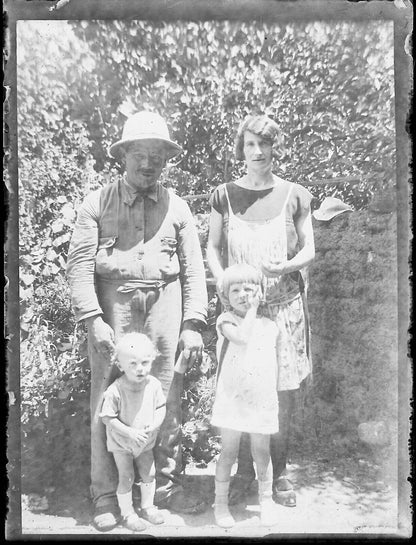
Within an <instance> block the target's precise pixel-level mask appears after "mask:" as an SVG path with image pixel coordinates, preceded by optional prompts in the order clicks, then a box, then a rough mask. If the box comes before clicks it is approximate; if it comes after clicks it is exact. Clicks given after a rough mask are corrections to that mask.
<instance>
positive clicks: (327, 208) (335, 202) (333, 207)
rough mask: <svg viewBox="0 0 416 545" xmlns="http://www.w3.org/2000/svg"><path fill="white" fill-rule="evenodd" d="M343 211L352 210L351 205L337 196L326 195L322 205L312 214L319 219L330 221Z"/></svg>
mask: <svg viewBox="0 0 416 545" xmlns="http://www.w3.org/2000/svg"><path fill="white" fill-rule="evenodd" d="M343 212H352V208H351V206H349V205H348V204H345V202H342V201H341V199H337V198H336V197H325V199H324V200H323V201H322V203H321V206H320V207H319V208H318V210H315V212H313V213H312V215H313V217H314V218H315V219H317V220H319V221H328V220H331V219H332V218H334V217H335V216H338V215H339V214H342V213H343Z"/></svg>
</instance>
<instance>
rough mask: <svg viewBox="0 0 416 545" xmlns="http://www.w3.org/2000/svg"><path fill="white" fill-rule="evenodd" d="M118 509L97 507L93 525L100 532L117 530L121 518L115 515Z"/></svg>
mask: <svg viewBox="0 0 416 545" xmlns="http://www.w3.org/2000/svg"><path fill="white" fill-rule="evenodd" d="M115 510H116V508H115V507H112V506H104V507H97V508H96V509H95V513H94V518H93V524H94V526H95V527H96V528H97V530H99V531H100V532H109V531H110V530H112V529H113V528H115V527H116V526H117V525H118V523H119V522H120V520H121V517H120V516H119V515H117V514H116V513H115Z"/></svg>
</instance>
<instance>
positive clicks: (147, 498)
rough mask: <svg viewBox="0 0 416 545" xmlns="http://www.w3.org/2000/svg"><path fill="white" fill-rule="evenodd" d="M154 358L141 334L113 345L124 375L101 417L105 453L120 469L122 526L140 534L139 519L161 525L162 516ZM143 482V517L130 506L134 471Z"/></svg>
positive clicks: (161, 403) (160, 416) (160, 408)
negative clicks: (158, 498) (157, 496)
mask: <svg viewBox="0 0 416 545" xmlns="http://www.w3.org/2000/svg"><path fill="white" fill-rule="evenodd" d="M155 357H156V349H155V347H154V345H153V343H152V341H151V340H150V339H149V338H148V337H146V335H143V334H142V333H127V335H124V337H122V338H121V339H120V340H119V341H118V342H117V344H116V346H115V351H114V362H115V363H116V364H117V365H118V367H119V368H120V370H121V371H122V372H123V374H122V375H121V377H120V378H118V379H116V380H115V381H114V382H113V383H112V384H111V385H110V386H109V387H108V388H107V390H106V391H105V392H104V399H103V404H102V407H101V412H100V417H101V418H102V420H103V422H104V424H105V426H106V432H107V449H108V451H109V452H112V454H113V456H114V461H115V463H116V466H117V470H118V486H117V499H118V503H119V507H120V511H121V516H122V517H123V522H124V525H125V526H126V527H127V528H129V529H130V530H132V531H135V532H138V531H141V530H144V529H145V528H146V525H145V524H144V523H143V521H142V520H141V518H142V519H143V518H144V519H146V520H148V521H149V522H151V523H152V524H162V523H163V522H164V518H163V515H162V514H161V513H160V512H158V510H157V508H156V507H155V506H154V505H153V500H154V495H155V464H154V458H153V450H152V449H153V447H154V444H155V441H156V436H157V433H158V430H159V428H160V426H161V425H162V422H163V420H164V418H165V414H166V400H165V397H164V395H163V392H162V385H161V384H160V382H159V381H158V380H157V379H156V378H155V377H153V376H151V375H150V374H149V373H150V370H151V367H152V363H153V361H154V359H155ZM135 466H136V467H137V470H138V472H139V475H140V478H141V482H140V496H141V511H140V515H141V518H140V517H139V516H138V515H137V513H136V512H135V511H134V508H133V498H132V487H133V482H134V467H135Z"/></svg>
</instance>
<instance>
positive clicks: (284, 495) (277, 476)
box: [270, 390, 299, 507]
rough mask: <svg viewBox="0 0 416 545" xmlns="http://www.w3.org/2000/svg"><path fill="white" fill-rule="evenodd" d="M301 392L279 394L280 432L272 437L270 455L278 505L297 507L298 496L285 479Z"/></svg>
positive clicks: (274, 491) (289, 391) (275, 497)
mask: <svg viewBox="0 0 416 545" xmlns="http://www.w3.org/2000/svg"><path fill="white" fill-rule="evenodd" d="M298 392H299V390H287V391H281V392H278V398H279V432H278V433H275V434H273V435H272V436H271V437H270V455H271V459H272V466H273V493H274V499H275V501H276V502H277V503H281V504H282V505H286V506H287V507H295V506H296V495H295V492H294V491H293V487H292V485H291V484H290V482H289V481H288V480H287V479H284V478H283V475H284V472H285V470H286V463H287V457H288V453H289V437H290V424H291V420H292V416H293V413H294V410H295V405H296V396H297V395H298Z"/></svg>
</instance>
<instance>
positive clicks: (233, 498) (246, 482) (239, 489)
mask: <svg viewBox="0 0 416 545" xmlns="http://www.w3.org/2000/svg"><path fill="white" fill-rule="evenodd" d="M253 482H254V478H252V477H245V476H243V475H239V474H238V473H236V474H235V475H234V477H233V479H232V481H231V485H230V493H229V496H228V503H229V505H236V504H237V503H241V502H243V501H245V500H246V499H247V494H248V493H249V491H250V488H251V485H252V483H253Z"/></svg>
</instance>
